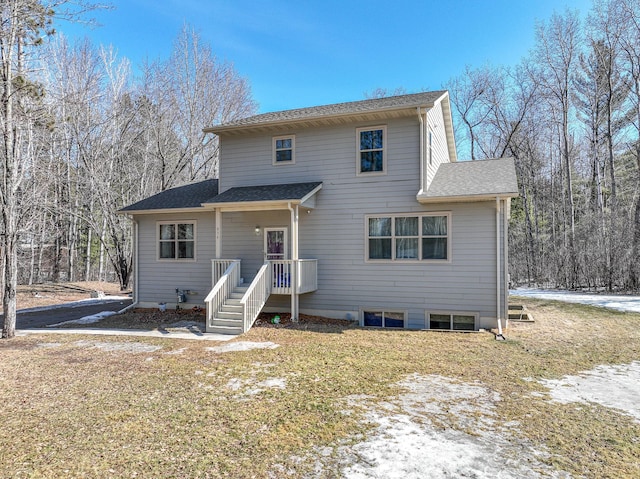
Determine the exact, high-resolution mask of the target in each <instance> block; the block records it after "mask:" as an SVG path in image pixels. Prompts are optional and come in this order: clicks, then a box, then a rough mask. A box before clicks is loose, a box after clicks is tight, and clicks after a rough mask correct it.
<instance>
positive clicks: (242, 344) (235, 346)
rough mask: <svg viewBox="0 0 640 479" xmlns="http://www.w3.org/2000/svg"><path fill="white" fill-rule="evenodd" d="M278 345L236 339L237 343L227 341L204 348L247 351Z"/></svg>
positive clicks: (229, 351)
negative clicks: (227, 342) (226, 342)
mask: <svg viewBox="0 0 640 479" xmlns="http://www.w3.org/2000/svg"><path fill="white" fill-rule="evenodd" d="M279 346H280V345H279V344H275V343H272V342H270V341H265V342H261V343H257V342H254V341H238V342H237V343H229V344H224V345H222V346H214V347H209V348H205V349H206V350H207V351H213V352H214V353H231V352H236V351H249V350H251V349H275V348H277V347H279Z"/></svg>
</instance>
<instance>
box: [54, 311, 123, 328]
mask: <svg viewBox="0 0 640 479" xmlns="http://www.w3.org/2000/svg"><path fill="white" fill-rule="evenodd" d="M114 314H117V312H116V311H101V312H100V313H96V314H92V315H90V316H83V317H82V318H79V319H70V320H69V321H62V322H61V323H56V324H48V325H47V328H55V327H57V326H62V325H63V324H93V323H97V322H98V321H101V320H103V319H104V318H108V317H109V316H113V315H114Z"/></svg>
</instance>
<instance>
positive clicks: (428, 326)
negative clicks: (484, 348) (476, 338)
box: [424, 309, 480, 333]
mask: <svg viewBox="0 0 640 479" xmlns="http://www.w3.org/2000/svg"><path fill="white" fill-rule="evenodd" d="M431 314H447V315H449V325H452V321H453V316H456V315H459V316H473V318H474V320H473V330H474V331H477V330H478V327H479V323H480V313H478V312H473V311H446V310H435V309H434V310H426V311H425V312H424V327H425V329H429V330H431V318H430V315H431ZM432 331H453V332H456V333H466V332H469V331H470V330H469V329H433V330H432Z"/></svg>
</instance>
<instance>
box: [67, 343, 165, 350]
mask: <svg viewBox="0 0 640 479" xmlns="http://www.w3.org/2000/svg"><path fill="white" fill-rule="evenodd" d="M74 344H75V345H76V346H79V347H81V348H87V349H102V350H103V351H122V352H125V353H152V352H154V351H157V350H158V349H162V346H157V345H154V344H145V343H118V342H113V343H110V342H109V343H107V342H101V341H85V340H83V341H76V342H75V343H74Z"/></svg>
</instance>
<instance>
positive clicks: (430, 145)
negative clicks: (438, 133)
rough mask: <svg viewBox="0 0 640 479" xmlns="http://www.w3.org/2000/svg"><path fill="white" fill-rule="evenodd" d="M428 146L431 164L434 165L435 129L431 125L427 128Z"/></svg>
mask: <svg viewBox="0 0 640 479" xmlns="http://www.w3.org/2000/svg"><path fill="white" fill-rule="evenodd" d="M427 148H428V155H429V166H432V165H433V130H431V127H429V129H428V130H427Z"/></svg>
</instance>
